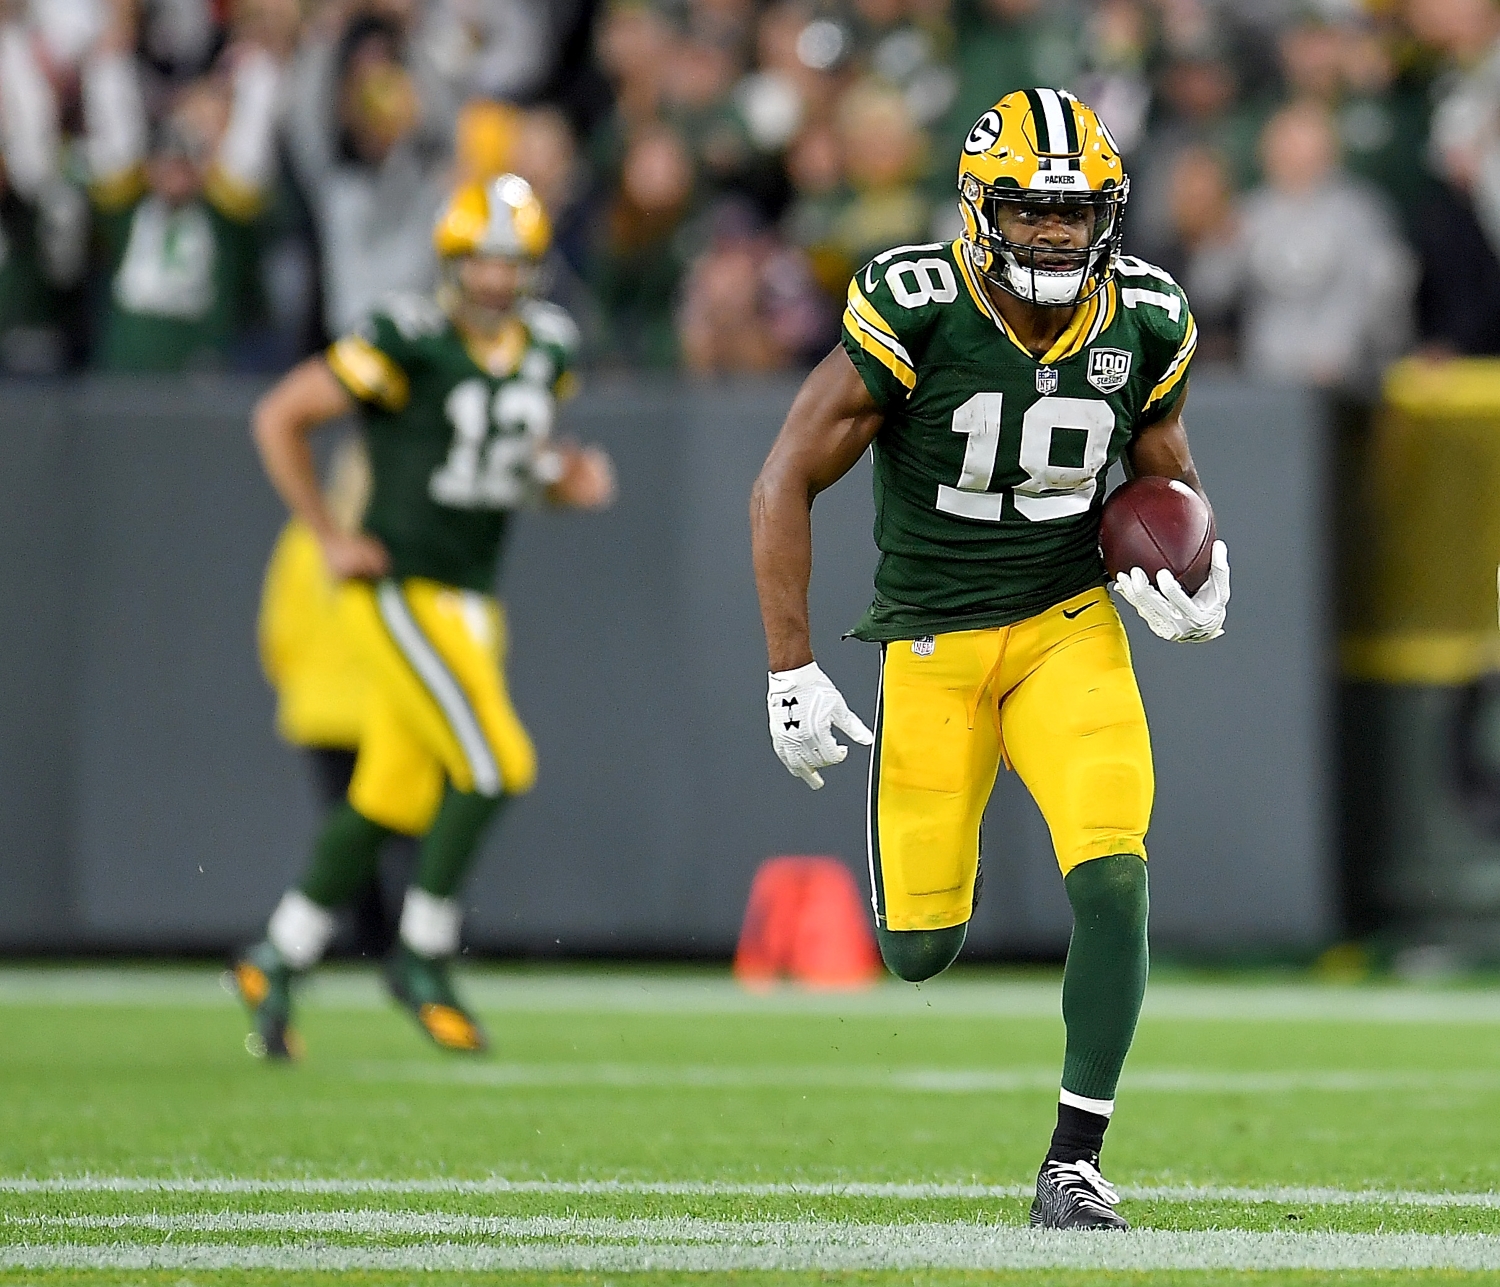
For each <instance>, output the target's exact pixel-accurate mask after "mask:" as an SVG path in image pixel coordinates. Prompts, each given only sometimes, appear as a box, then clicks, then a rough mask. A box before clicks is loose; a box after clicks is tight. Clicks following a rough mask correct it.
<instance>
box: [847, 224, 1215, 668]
mask: <svg viewBox="0 0 1500 1287" xmlns="http://www.w3.org/2000/svg"><path fill="white" fill-rule="evenodd" d="M843 342H844V348H845V350H846V351H847V352H848V354H849V356H850V358H851V359H852V360H853V362H854V365H855V367H856V368H857V369H858V370H859V373H860V375H861V377H862V378H863V379H864V382H865V385H866V387H867V388H868V389H869V390H870V394H871V396H872V397H873V398H874V399H875V401H876V402H877V403H878V404H879V405H880V407H881V408H883V410H884V411H885V422H884V424H883V425H882V426H881V429H880V433H879V435H878V436H877V438H876V440H875V444H874V453H873V454H874V459H875V543H876V545H877V546H878V547H879V549H880V561H879V565H878V567H877V569H876V572H875V601H874V603H873V604H871V606H870V609H869V611H868V612H866V613H865V615H864V617H863V618H862V619H861V620H860V622H859V624H858V625H857V626H856V627H855V628H854V630H853V632H852V633H853V634H854V635H855V636H856V637H857V638H860V639H868V640H874V641H886V640H892V639H911V638H915V637H917V636H919V635H928V634H939V633H941V632H943V631H951V630H975V629H980V628H983V627H988V626H1004V625H1010V624H1012V623H1014V622H1017V621H1022V620H1024V619H1025V618H1027V617H1031V616H1035V615H1036V614H1037V613H1038V612H1042V611H1044V610H1045V609H1047V608H1049V607H1051V606H1053V605H1054V604H1057V603H1060V602H1062V601H1063V600H1064V599H1067V598H1070V597H1072V596H1073V595H1075V594H1078V593H1080V592H1081V591H1083V590H1085V589H1087V588H1088V587H1089V586H1091V585H1098V584H1100V582H1101V581H1102V580H1103V576H1104V566H1103V562H1102V560H1101V558H1100V556H1099V513H1100V510H1101V508H1102V506H1103V503H1104V477H1105V474H1106V472H1107V470H1108V468H1109V466H1110V464H1111V463H1112V462H1114V461H1115V460H1117V459H1118V458H1119V456H1120V454H1121V452H1123V451H1124V450H1125V448H1126V446H1127V445H1128V444H1129V443H1130V441H1131V439H1132V438H1133V437H1134V436H1135V435H1136V434H1138V433H1139V432H1140V431H1141V430H1142V429H1144V428H1145V427H1146V426H1147V425H1149V424H1152V423H1153V422H1154V421H1157V420H1159V419H1161V418H1162V417H1163V416H1165V415H1167V414H1168V413H1169V412H1170V411H1171V410H1172V408H1173V407H1175V406H1176V405H1177V403H1178V401H1179V400H1180V399H1181V398H1182V395H1183V393H1184V392H1185V391H1186V388H1187V372H1188V367H1189V365H1190V363H1191V361H1192V356H1193V350H1194V348H1195V347H1196V345H1197V342H1198V331H1197V326H1196V325H1195V323H1194V322H1193V318H1192V315H1191V313H1190V312H1189V311H1188V305H1187V299H1186V297H1185V296H1184V295H1183V293H1182V291H1181V289H1180V288H1179V287H1178V285H1177V283H1176V282H1174V281H1173V280H1172V278H1171V277H1170V276H1168V275H1167V274H1166V273H1165V272H1163V271H1162V270H1161V269H1159V268H1155V267H1153V266H1152V265H1150V264H1147V263H1145V262H1143V261H1142V260H1139V259H1132V258H1128V257H1122V258H1120V259H1119V260H1118V261H1117V263H1116V275H1115V277H1114V278H1113V280H1111V281H1110V282H1109V284H1108V285H1107V286H1106V287H1105V289H1104V290H1103V291H1101V292H1099V294H1097V295H1096V296H1094V298H1093V299H1091V300H1089V301H1087V302H1086V303H1084V304H1082V305H1080V306H1079V308H1078V310H1077V312H1076V313H1075V315H1074V317H1073V320H1072V322H1071V323H1070V324H1069V326H1068V329H1067V330H1066V331H1065V332H1064V333H1063V334H1062V335H1061V336H1060V337H1059V338H1058V340H1057V342H1056V344H1054V345H1053V347H1052V349H1051V350H1050V351H1049V352H1048V353H1046V354H1044V355H1043V357H1041V358H1037V357H1034V356H1033V355H1032V354H1031V353H1030V352H1029V351H1028V350H1027V349H1026V348H1025V347H1024V346H1023V345H1022V344H1021V343H1020V341H1018V340H1017V339H1016V338H1015V337H1014V336H1013V335H1012V333H1011V332H1010V330H1009V329H1008V328H1007V327H1006V325H1005V323H1004V321H1003V319H1002V318H1001V317H1000V314H999V313H998V312H997V311H996V309H995V307H994V305H993V303H992V302H991V301H990V299H989V297H988V296H987V295H986V294H985V292H984V288H983V285H982V283H981V281H980V278H979V276H978V274H976V273H975V272H974V271H973V269H972V267H971V266H970V264H969V261H968V256H967V255H966V253H965V250H964V245H963V242H962V241H954V242H951V243H948V244H943V243H940V242H939V243H933V244H930V245H924V246H900V247H898V248H896V249H895V250H888V251H886V252H885V253H884V254H882V255H878V256H877V257H876V258H875V259H873V260H872V261H871V262H870V263H869V264H867V265H866V266H865V267H864V268H863V269H861V270H860V271H859V272H858V273H857V274H856V275H855V277H854V280H853V281H852V282H851V283H850V285H849V306H848V308H847V309H846V310H845V312H844V330H843Z"/></svg>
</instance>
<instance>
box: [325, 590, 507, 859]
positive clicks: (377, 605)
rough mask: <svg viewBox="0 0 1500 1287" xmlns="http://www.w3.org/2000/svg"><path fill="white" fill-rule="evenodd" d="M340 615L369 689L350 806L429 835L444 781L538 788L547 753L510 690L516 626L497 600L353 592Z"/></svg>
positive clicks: (466, 593) (494, 789)
mask: <svg viewBox="0 0 1500 1287" xmlns="http://www.w3.org/2000/svg"><path fill="white" fill-rule="evenodd" d="M340 609H341V611H342V612H343V613H344V619H345V623H346V626H347V629H348V630H349V632H350V635H351V637H352V638H353V639H355V640H357V641H358V643H359V645H360V647H361V651H362V653H363V655H364V659H365V666H366V671H367V674H368V678H369V685H370V688H369V707H368V710H367V711H366V714H365V725H364V729H363V731H362V734H361V736H360V741H359V753H358V758H357V760H356V762H355V767H354V780H353V781H352V782H351V783H350V784H349V803H350V804H352V805H353V806H354V807H355V808H356V809H357V810H358V811H359V812H360V813H362V814H364V816H365V817H367V818H369V819H370V820H371V821H372V822H378V823H380V824H381V825H382V826H386V827H390V828H391V829H392V830H395V831H402V832H406V833H407V834H408V835H420V834H422V833H423V832H425V831H426V830H427V829H428V827H430V826H431V825H432V820H433V817H434V816H435V815H436V813H437V809H438V805H439V803H440V802H441V800H442V794H443V782H444V779H445V778H446V779H447V780H448V781H450V782H452V783H453V785H454V786H455V787H456V788H457V789H458V790H460V791H475V792H478V793H479V794H481V795H499V794H501V793H502V792H506V793H509V794H519V793H521V792H523V791H528V790H530V789H531V786H532V784H533V783H534V782H535V781H536V751H535V750H534V749H533V747H532V744H531V738H530V737H528V736H527V733H526V729H525V728H524V727H523V726H522V724H521V721H520V719H519V718H518V717H517V715H516V712H515V709H514V707H512V706H511V702H510V695H509V693H507V691H506V688H505V677H504V673H503V670H502V667H503V663H504V657H505V617H504V615H503V613H502V612H501V609H500V605H499V604H498V603H496V602H495V600H494V599H492V598H490V597H489V596H488V595H483V594H476V593H474V592H473V591H470V590H458V589H455V588H454V587H452V586H446V585H440V584H438V583H437V582H435V581H424V580H421V579H418V578H412V579H409V580H406V581H400V582H397V581H380V582H377V583H375V584H373V585H372V584H370V583H368V582H361V581H351V582H348V583H347V584H346V585H345V586H344V588H343V591H342V598H341V603H340Z"/></svg>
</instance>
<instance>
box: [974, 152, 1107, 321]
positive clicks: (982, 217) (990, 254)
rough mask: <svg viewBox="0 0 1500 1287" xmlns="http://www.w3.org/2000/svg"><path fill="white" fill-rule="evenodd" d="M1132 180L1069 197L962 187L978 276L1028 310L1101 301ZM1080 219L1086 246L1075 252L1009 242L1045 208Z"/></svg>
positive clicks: (977, 185) (993, 187)
mask: <svg viewBox="0 0 1500 1287" xmlns="http://www.w3.org/2000/svg"><path fill="white" fill-rule="evenodd" d="M1129 184H1130V181H1129V180H1128V179H1125V180H1122V182H1121V183H1120V184H1119V186H1114V187H1107V188H1104V189H1103V190H1101V191H1097V192H1091V191H1088V190H1086V189H1084V190H1079V189H1077V188H1074V189H1072V190H1070V191H1067V192H1057V191H1051V192H1048V191H1037V190H1035V189H1031V188H1019V187H1002V186H998V185H988V184H981V183H980V182H979V181H978V180H977V179H975V178H974V177H973V176H972V175H969V176H965V177H964V179H963V181H962V182H961V183H960V185H959V194H960V198H961V200H960V204H961V206H962V208H963V214H964V240H965V241H966V242H967V243H968V245H969V248H970V251H971V255H972V259H973V263H974V267H975V270H976V271H977V272H978V273H979V274H980V275H981V276H982V277H984V278H985V279H986V280H987V281H989V282H992V283H993V284H994V285H996V286H998V287H1000V289H1001V290H1003V291H1005V292H1007V293H1008V294H1011V295H1014V296H1016V297H1017V298H1018V299H1023V300H1025V301H1026V302H1027V303H1030V304H1037V305H1040V306H1042V307H1047V308H1064V307H1068V306H1071V305H1076V304H1081V303H1083V302H1084V301H1085V300H1088V299H1090V298H1091V297H1092V296H1094V295H1096V294H1098V292H1099V291H1101V290H1103V289H1104V286H1105V284H1106V283H1107V282H1108V281H1109V279H1110V277H1112V276H1113V274H1114V269H1113V261H1114V258H1115V256H1116V255H1117V254H1119V251H1120V242H1121V237H1122V235H1123V231H1124V229H1123V225H1122V221H1121V215H1122V213H1123V211H1124V206H1125V199H1126V195H1127V193H1128V192H1129ZM1049 208H1050V209H1054V210H1058V209H1065V210H1068V211H1070V212H1081V213H1082V214H1084V215H1085V216H1086V218H1087V222H1088V225H1089V226H1088V228H1087V232H1086V240H1085V241H1083V242H1082V243H1081V244H1076V245H1047V244H1031V243H1029V242H1025V241H1018V240H1015V239H1014V238H1012V237H1007V236H1006V235H1005V228H1006V227H1007V226H1010V227H1011V228H1012V229H1013V230H1014V228H1015V227H1016V225H1017V223H1018V221H1019V220H1021V219H1024V218H1025V217H1026V215H1027V214H1028V213H1032V214H1034V213H1038V212H1045V211H1047V210H1048V209H1049Z"/></svg>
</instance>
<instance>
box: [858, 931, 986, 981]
mask: <svg viewBox="0 0 1500 1287" xmlns="http://www.w3.org/2000/svg"><path fill="white" fill-rule="evenodd" d="M968 932H969V923H968V921H965V922H964V923H963V924H962V925H950V926H948V927H947V928H946V929H935V930H888V929H886V928H884V926H876V928H875V938H876V940H877V941H878V942H879V943H880V955H881V958H882V959H883V960H884V961H885V968H886V969H888V970H889V971H890V972H891V973H892V974H894V975H895V976H896V977H897V978H898V979H905V980H906V981H907V982H908V983H923V982H925V981H926V980H927V979H931V978H934V977H936V976H937V975H939V974H941V973H942V972H943V971H944V970H946V969H947V968H948V967H949V966H950V965H952V964H953V962H954V959H955V958H956V957H957V956H958V953H959V950H960V949H961V948H962V947H963V945H964V938H965V937H966V936H967V934H968Z"/></svg>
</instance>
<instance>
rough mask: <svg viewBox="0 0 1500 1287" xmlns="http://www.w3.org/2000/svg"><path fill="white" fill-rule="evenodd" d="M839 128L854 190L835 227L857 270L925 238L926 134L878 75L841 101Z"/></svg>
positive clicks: (835, 238)
mask: <svg viewBox="0 0 1500 1287" xmlns="http://www.w3.org/2000/svg"><path fill="white" fill-rule="evenodd" d="M838 132H839V142H840V147H841V150H842V153H843V157H844V173H845V175H846V176H847V179H848V184H849V195H848V197H847V199H846V200H845V201H844V202H843V204H842V207H841V208H840V209H839V211H838V214H837V215H836V217H835V219H834V223H833V229H832V232H833V241H834V244H835V245H836V246H837V247H838V249H839V250H840V251H842V252H843V254H844V257H845V260H846V261H847V263H848V264H849V271H850V273H852V272H853V271H854V269H855V268H857V267H858V266H859V265H860V264H862V263H863V262H864V261H865V260H867V259H869V258H870V257H871V256H873V255H877V254H879V253H880V252H881V251H883V250H887V249H889V248H890V247H891V246H900V245H911V244H912V243H914V242H919V241H925V240H926V239H927V233H928V228H929V225H930V224H931V222H932V209H933V208H932V203H931V202H930V201H929V200H928V198H927V196H926V194H925V192H924V191H923V190H922V188H921V187H920V186H919V184H918V180H919V179H920V177H921V167H922V164H923V161H924V160H925V158H926V138H925V136H924V135H923V134H922V132H921V131H920V130H919V129H918V128H917V125H916V122H915V121H914V120H913V119H912V116H911V110H910V108H909V107H908V106H907V102H906V98H905V96H904V95H902V94H900V93H899V92H897V91H895V90H891V89H887V88H885V87H884V86H882V85H880V84H878V83H877V82H873V81H866V82H863V83H861V84H859V85H856V86H854V87H853V88H851V89H850V90H849V92H848V93H847V94H846V95H845V96H844V98H843V100H842V102H841V103H840V104H839V114H838ZM845 280H846V281H847V277H846V278H845Z"/></svg>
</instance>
